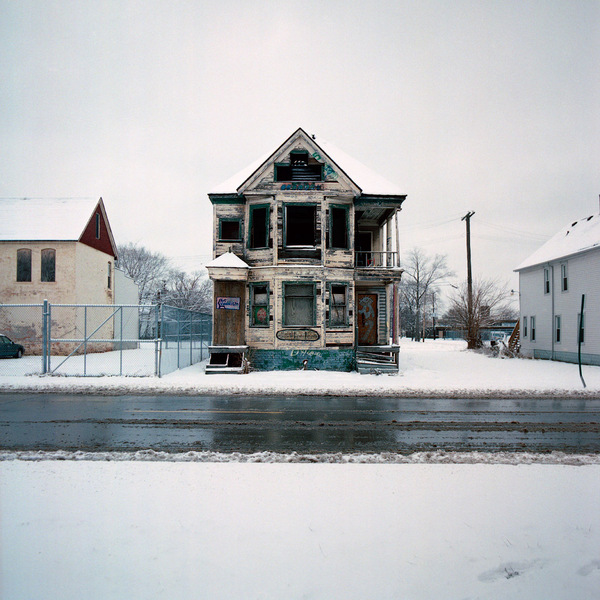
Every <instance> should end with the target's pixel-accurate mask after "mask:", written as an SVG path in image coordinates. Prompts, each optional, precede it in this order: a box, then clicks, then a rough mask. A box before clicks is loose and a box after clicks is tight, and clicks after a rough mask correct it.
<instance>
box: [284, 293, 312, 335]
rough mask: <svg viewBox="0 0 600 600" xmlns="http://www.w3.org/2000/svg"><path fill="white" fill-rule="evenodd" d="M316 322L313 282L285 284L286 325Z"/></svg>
mask: <svg viewBox="0 0 600 600" xmlns="http://www.w3.org/2000/svg"><path fill="white" fill-rule="evenodd" d="M314 324H315V287H314V285H313V284H312V283H308V284H304V283H301V284H296V283H286V284H284V325H286V326H313V325H314Z"/></svg>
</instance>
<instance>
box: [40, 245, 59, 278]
mask: <svg viewBox="0 0 600 600" xmlns="http://www.w3.org/2000/svg"><path fill="white" fill-rule="evenodd" d="M41 280H42V281H56V250H54V249H53V248H45V249H44V250H42V271H41Z"/></svg>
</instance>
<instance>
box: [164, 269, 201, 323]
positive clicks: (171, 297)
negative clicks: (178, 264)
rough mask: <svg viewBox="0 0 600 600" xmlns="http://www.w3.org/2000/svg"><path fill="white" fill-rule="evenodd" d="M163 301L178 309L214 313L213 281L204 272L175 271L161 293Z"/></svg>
mask: <svg viewBox="0 0 600 600" xmlns="http://www.w3.org/2000/svg"><path fill="white" fill-rule="evenodd" d="M161 301H162V302H164V303H165V304H169V305H171V306H176V307H177V308H187V309H189V310H195V311H198V312H205V313H210V312H211V311H212V281H211V280H210V279H209V278H208V274H207V273H206V270H204V272H201V271H200V272H195V273H191V274H189V273H185V272H184V271H174V272H173V273H172V276H171V278H170V280H169V281H168V282H166V284H165V287H164V288H163V290H162V291H161Z"/></svg>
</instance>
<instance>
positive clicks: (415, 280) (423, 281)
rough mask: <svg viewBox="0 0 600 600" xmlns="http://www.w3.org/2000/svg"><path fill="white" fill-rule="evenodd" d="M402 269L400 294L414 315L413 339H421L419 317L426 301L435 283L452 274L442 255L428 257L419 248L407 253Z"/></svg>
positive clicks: (420, 319)
mask: <svg viewBox="0 0 600 600" xmlns="http://www.w3.org/2000/svg"><path fill="white" fill-rule="evenodd" d="M403 267H404V274H403V285H402V287H401V292H400V293H401V297H402V300H403V303H404V305H405V307H407V308H408V309H409V310H410V312H411V313H412V314H413V315H414V323H415V325H414V330H413V339H421V337H422V333H423V331H422V330H423V328H422V326H421V323H422V316H421V315H422V312H423V309H424V306H425V302H426V299H427V298H428V297H430V295H431V293H432V292H433V290H434V289H435V286H436V284H437V283H439V282H440V281H442V280H443V279H446V278H447V277H453V276H454V273H453V272H452V271H451V270H450V269H449V268H448V266H447V264H446V257H445V256H444V255H441V254H436V255H435V256H428V255H427V254H425V252H423V250H421V249H420V248H413V249H412V250H410V251H409V252H408V253H407V255H406V260H405V263H404V265H403Z"/></svg>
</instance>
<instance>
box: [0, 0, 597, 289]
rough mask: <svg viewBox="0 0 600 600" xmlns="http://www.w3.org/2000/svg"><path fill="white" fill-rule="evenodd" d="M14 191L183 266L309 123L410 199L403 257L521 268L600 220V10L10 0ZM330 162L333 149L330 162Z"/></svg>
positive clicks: (196, 258)
mask: <svg viewBox="0 0 600 600" xmlns="http://www.w3.org/2000/svg"><path fill="white" fill-rule="evenodd" d="M0 107H1V109H0V197H4V198H6V197H49V198H50V197H78V196H82V197H100V196H102V197H103V198H104V201H105V204H106V207H107V211H108V216H109V219H110V222H111V225H112V228H113V232H114V234H115V237H116V239H117V242H118V243H124V242H129V241H132V242H139V243H141V244H143V245H145V246H147V247H148V248H150V249H152V250H157V251H160V252H163V253H165V254H167V255H169V256H171V257H174V258H175V260H176V261H177V262H178V263H179V264H182V265H185V266H186V267H187V268H188V269H193V268H195V267H200V266H201V265H202V264H203V263H204V262H206V260H207V257H208V256H209V255H210V253H211V251H212V241H211V220H212V209H211V205H210V202H209V200H208V198H207V195H206V193H207V191H208V190H210V189H211V188H212V187H213V186H215V185H216V184H218V183H220V182H221V181H223V180H225V179H228V178H229V177H230V176H231V175H233V174H234V173H236V172H237V171H238V170H240V169H241V168H243V167H245V166H246V165H248V164H250V163H251V162H253V161H254V160H255V159H256V158H258V157H260V156H261V155H263V154H265V153H268V152H270V151H272V150H274V149H275V148H276V147H277V146H278V145H279V144H280V143H282V142H283V141H284V140H285V139H286V138H287V137H288V136H289V135H290V134H291V133H293V132H294V131H295V130H296V129H297V128H298V127H303V128H304V129H305V130H306V131H307V132H308V133H311V134H312V133H314V134H315V135H316V136H317V142H318V140H319V137H322V138H324V139H326V140H328V141H330V142H333V143H334V144H335V145H336V146H338V147H340V148H341V149H343V150H344V151H345V152H346V153H348V154H350V155H351V156H353V157H355V158H356V159H358V160H360V161H361V162H362V163H364V164H365V165H367V166H369V167H370V168H372V169H373V170H375V171H377V172H378V173H380V174H381V175H382V176H384V177H385V178H387V179H388V180H390V181H391V182H393V183H395V184H397V185H398V186H399V187H400V188H401V189H403V190H404V192H405V193H406V194H407V200H406V202H405V204H404V210H403V211H402V213H401V221H402V225H401V232H402V242H401V243H402V251H403V252H406V251H408V250H409V249H410V248H411V247H413V246H420V247H422V248H423V249H424V250H425V251H426V252H428V253H431V254H434V253H441V254H448V260H449V264H450V265H451V267H452V268H453V269H454V270H456V272H457V278H458V280H461V279H464V277H465V275H466V266H465V265H466V252H465V227H464V222H461V220H460V219H461V217H462V216H463V215H464V214H465V213H466V212H468V211H475V216H474V217H473V219H472V234H473V239H472V246H473V269H474V273H475V274H476V275H481V276H485V277H496V278H499V279H501V280H503V281H507V282H509V284H510V285H511V286H516V282H517V279H516V277H515V276H514V274H513V273H512V270H513V269H514V268H515V267H517V266H518V264H519V263H520V262H521V261H522V260H523V259H525V258H526V257H527V256H528V255H529V254H531V253H532V252H533V251H534V250H535V249H536V248H537V247H538V246H539V245H540V244H541V243H543V242H544V241H545V240H546V239H548V238H549V237H550V236H552V235H553V234H554V233H556V231H558V229H560V228H561V227H563V226H564V225H565V224H567V223H568V222H570V221H573V220H576V219H578V218H581V217H584V216H588V215H590V214H593V213H598V211H599V196H598V195H599V194H600V2H599V1H597V0H592V1H576V0H571V1H568V2H567V1H565V0H560V1H557V2H552V1H543V2H531V1H523V0H518V1H514V2H512V1H502V2H500V1H498V2H481V1H477V2H466V1H429V2H427V1H423V0H421V1H419V2H413V1H410V2H409V1H401V0H395V1H375V0H373V1H371V2H367V1H363V2H359V1H352V0H343V1H337V0H319V1H317V2H313V1H311V0H304V1H303V2H297V3H290V2H281V1H276V2H269V1H262V2H258V1H233V0H219V2H216V1H210V2H209V1H206V2H203V1H200V0H196V1H192V0H190V1H181V2H178V1H175V0H169V1H164V2H152V1H149V0H144V1H140V2H134V1H127V0H115V1H100V0H99V1H96V2H85V1H76V2H70V1H65V0H62V1H59V2H53V1H50V0H43V1H27V0H19V1H18V2H17V1H12V0H0ZM333 158H335V157H333Z"/></svg>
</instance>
